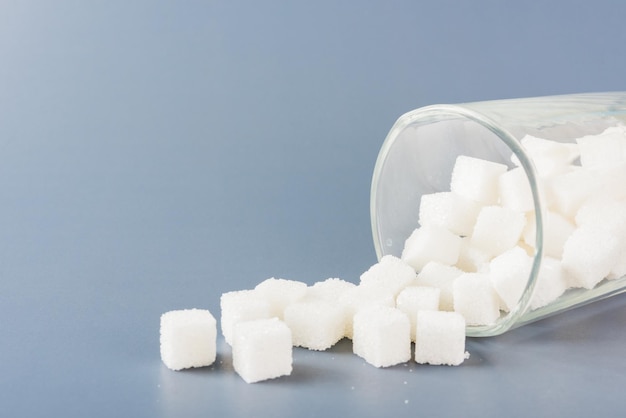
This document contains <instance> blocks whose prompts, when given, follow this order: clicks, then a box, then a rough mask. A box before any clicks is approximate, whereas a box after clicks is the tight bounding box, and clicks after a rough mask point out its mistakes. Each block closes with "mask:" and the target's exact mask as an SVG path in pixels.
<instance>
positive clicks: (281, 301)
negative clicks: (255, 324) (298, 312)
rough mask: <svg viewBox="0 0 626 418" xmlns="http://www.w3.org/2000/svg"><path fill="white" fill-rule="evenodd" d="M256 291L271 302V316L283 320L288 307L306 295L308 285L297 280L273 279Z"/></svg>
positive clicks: (257, 287) (258, 286)
mask: <svg viewBox="0 0 626 418" xmlns="http://www.w3.org/2000/svg"><path fill="white" fill-rule="evenodd" d="M254 290H256V291H257V292H258V293H259V294H260V295H262V296H263V297H264V298H266V299H267V300H268V301H269V302H270V307H271V315H272V316H275V317H277V318H279V319H283V312H284V311H285V308H286V307H287V305H289V304H290V303H293V302H296V301H297V300H299V299H300V298H302V297H304V296H305V295H306V292H307V285H306V283H303V282H299V281H296V280H285V279H276V278H274V277H272V278H270V279H267V280H264V281H262V282H261V283H259V284H258V285H256V287H255V288H254Z"/></svg>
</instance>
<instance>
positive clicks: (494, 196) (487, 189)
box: [450, 155, 507, 205]
mask: <svg viewBox="0 0 626 418" xmlns="http://www.w3.org/2000/svg"><path fill="white" fill-rule="evenodd" d="M506 170H507V166H506V165H504V164H499V163H495V162H492V161H487V160H482V159H479V158H473V157H469V156H464V155H461V156H459V157H457V159H456V162H455V164H454V167H453V169H452V178H451V180H450V191H452V192H454V193H456V194H459V195H461V196H464V197H466V198H468V199H471V200H474V201H476V202H480V203H482V204H484V205H494V204H496V203H497V202H498V178H499V177H500V175H502V174H503V173H504V172H506Z"/></svg>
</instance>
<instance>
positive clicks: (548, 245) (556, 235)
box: [523, 210, 576, 258]
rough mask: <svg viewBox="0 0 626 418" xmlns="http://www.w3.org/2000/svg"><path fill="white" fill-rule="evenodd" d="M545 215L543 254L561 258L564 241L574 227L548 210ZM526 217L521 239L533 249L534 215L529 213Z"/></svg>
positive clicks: (565, 219) (534, 236)
mask: <svg viewBox="0 0 626 418" xmlns="http://www.w3.org/2000/svg"><path fill="white" fill-rule="evenodd" d="M545 214H546V216H545V217H544V218H543V251H544V254H546V255H548V256H550V257H554V258H561V256H562V255H563V246H564V245H565V241H567V239H568V238H569V236H570V235H571V234H572V232H574V229H575V228H576V226H575V225H574V224H573V223H572V222H570V221H569V220H568V219H567V218H565V217H563V216H562V215H560V214H559V213H557V212H553V211H550V210H548V211H546V212H545ZM527 216H528V219H527V222H526V227H525V228H524V232H523V238H524V242H525V243H526V244H528V245H530V246H531V247H533V248H534V247H535V243H536V223H535V222H536V221H535V215H534V213H529V214H528V215H527Z"/></svg>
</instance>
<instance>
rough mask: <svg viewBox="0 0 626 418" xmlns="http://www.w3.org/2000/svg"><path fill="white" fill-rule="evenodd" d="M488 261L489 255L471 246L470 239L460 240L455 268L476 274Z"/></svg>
mask: <svg viewBox="0 0 626 418" xmlns="http://www.w3.org/2000/svg"><path fill="white" fill-rule="evenodd" d="M490 259H491V256H490V255H489V254H487V253H486V252H485V251H483V250H481V249H480V248H478V247H477V246H475V245H473V244H472V239H471V237H463V238H462V239H461V247H460V249H459V258H458V260H457V262H456V267H457V268H459V269H460V270H463V271H465V272H467V273H476V272H477V271H480V270H482V269H483V267H484V266H485V265H486V264H487V263H488V262H489V260H490Z"/></svg>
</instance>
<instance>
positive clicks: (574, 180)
mask: <svg viewBox="0 0 626 418" xmlns="http://www.w3.org/2000/svg"><path fill="white" fill-rule="evenodd" d="M546 181H547V183H548V187H549V193H547V194H546V195H547V196H548V198H547V199H546V200H547V202H546V203H547V204H548V206H549V207H550V208H551V209H552V210H554V211H556V212H559V213H560V214H561V215H563V216H564V217H565V218H567V219H569V220H573V219H574V217H575V216H576V212H578V209H580V207H581V206H582V204H583V203H585V201H586V200H587V199H588V198H589V197H590V196H591V195H592V194H593V193H594V192H596V191H597V190H598V189H599V188H600V186H601V184H600V178H599V176H598V174H596V173H594V172H593V171H591V170H583V169H576V170H572V171H569V172H566V173H564V174H559V175H558V176H554V177H551V178H550V179H547V180H546Z"/></svg>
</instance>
